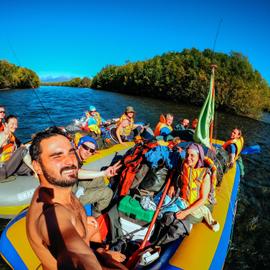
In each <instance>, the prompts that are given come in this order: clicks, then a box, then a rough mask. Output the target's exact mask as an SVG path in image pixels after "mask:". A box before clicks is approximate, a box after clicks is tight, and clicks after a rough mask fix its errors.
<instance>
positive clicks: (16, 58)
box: [6, 35, 56, 126]
mask: <svg viewBox="0 0 270 270" xmlns="http://www.w3.org/2000/svg"><path fill="white" fill-rule="evenodd" d="M6 39H7V43H8V46H9V49H10V51H11V53H12V54H13V57H14V58H15V60H16V61H17V63H18V64H19V66H20V67H22V65H21V61H20V59H19V58H18V56H17V54H16V52H15V50H14V48H13V46H12V44H11V42H10V40H9V38H8V36H7V35H6ZM27 80H28V83H29V85H30V87H31V90H32V91H33V92H34V94H35V95H36V97H37V99H38V101H39V103H40V105H41V107H42V109H43V111H44V112H45V113H46V115H47V116H48V118H49V121H50V122H51V123H52V125H53V126H55V125H56V123H55V121H54V120H53V119H52V117H51V115H50V114H49V112H48V110H47V108H46V107H45V106H44V104H43V102H42V100H41V98H40V97H39V95H38V93H37V91H36V90H35V87H34V85H33V83H32V81H31V80H30V78H29V77H27Z"/></svg>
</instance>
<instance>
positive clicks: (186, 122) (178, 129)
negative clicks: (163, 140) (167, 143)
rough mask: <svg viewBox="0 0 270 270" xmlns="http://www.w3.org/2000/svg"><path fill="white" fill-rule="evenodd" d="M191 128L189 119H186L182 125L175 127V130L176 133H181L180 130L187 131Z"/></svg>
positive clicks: (182, 121)
mask: <svg viewBox="0 0 270 270" xmlns="http://www.w3.org/2000/svg"><path fill="white" fill-rule="evenodd" d="M188 127H189V120H188V119H187V118H184V119H182V120H181V122H180V123H178V124H177V125H175V127H174V130H175V131H180V130H186V129H188Z"/></svg>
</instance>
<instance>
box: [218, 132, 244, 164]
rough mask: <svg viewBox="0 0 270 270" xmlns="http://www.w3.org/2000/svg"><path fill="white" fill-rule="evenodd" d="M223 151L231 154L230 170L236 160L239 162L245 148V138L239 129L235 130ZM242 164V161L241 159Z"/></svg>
mask: <svg viewBox="0 0 270 270" xmlns="http://www.w3.org/2000/svg"><path fill="white" fill-rule="evenodd" d="M222 147H223V149H225V150H226V151H227V152H228V153H229V164H228V166H229V168H231V167H232V166H233V164H234V162H235V161H236V160H239V159H240V158H241V157H240V153H241V151H242V149H243V147H244V138H243V136H242V131H241V129H239V128H234V129H233V130H232V132H231V136H230V139H229V140H228V141H226V142H225V143H224V144H223V146H222ZM240 162H241V159H240Z"/></svg>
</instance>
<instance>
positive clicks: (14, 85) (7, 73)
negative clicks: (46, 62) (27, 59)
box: [0, 60, 40, 89]
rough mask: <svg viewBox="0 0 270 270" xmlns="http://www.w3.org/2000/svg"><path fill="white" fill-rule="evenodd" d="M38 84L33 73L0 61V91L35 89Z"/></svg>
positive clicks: (37, 78)
mask: <svg viewBox="0 0 270 270" xmlns="http://www.w3.org/2000/svg"><path fill="white" fill-rule="evenodd" d="M39 84H40V81H39V77H38V76H37V74H36V73H35V72H34V71H32V70H30V69H27V68H23V67H19V66H16V65H14V64H11V63H9V62H8V61H5V60H0V89H24V88H36V87H38V86H39Z"/></svg>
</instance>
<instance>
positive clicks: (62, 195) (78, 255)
mask: <svg viewBox="0 0 270 270" xmlns="http://www.w3.org/2000/svg"><path fill="white" fill-rule="evenodd" d="M30 155H31V158H32V161H33V167H34V169H35V171H36V172H37V175H38V177H39V181H40V185H39V186H38V188H37V189H36V191H35V193H34V195H33V198H32V201H31V204H30V207H29V209H28V213H27V217H26V232H27V237H28V240H29V242H30V245H31V247H32V249H33V251H34V252H35V254H36V255H37V257H38V258H39V260H40V262H41V265H42V269H44V270H57V269H58V270H62V269H63V270H64V269H81V270H82V269H95V270H101V269H127V268H126V267H125V266H124V265H123V264H121V262H123V261H124V260H125V255H123V254H121V253H120V252H116V251H111V250H108V249H106V248H103V247H102V245H101V237H100V232H99V228H98V223H97V221H96V219H95V218H94V217H91V216H89V217H87V216H86V214H85V210H84V208H83V206H82V205H81V203H80V202H79V200H78V199H77V198H76V197H75V195H74V194H73V193H72V186H73V185H75V184H76V182H77V179H78V159H77V157H76V154H75V149H74V147H73V145H72V144H71V142H70V140H69V138H67V137H66V133H63V132H61V130H59V129H55V128H54V129H52V128H50V129H47V130H45V131H43V132H40V133H38V134H36V136H35V137H34V139H33V142H32V144H31V146H30ZM94 244H96V245H98V244H99V245H100V247H97V248H96V250H95V253H94V251H93V250H92V248H91V247H93V245H94ZM90 246H91V247H90ZM104 263H106V264H104ZM102 265H103V266H104V267H107V268H103V267H102Z"/></svg>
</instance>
